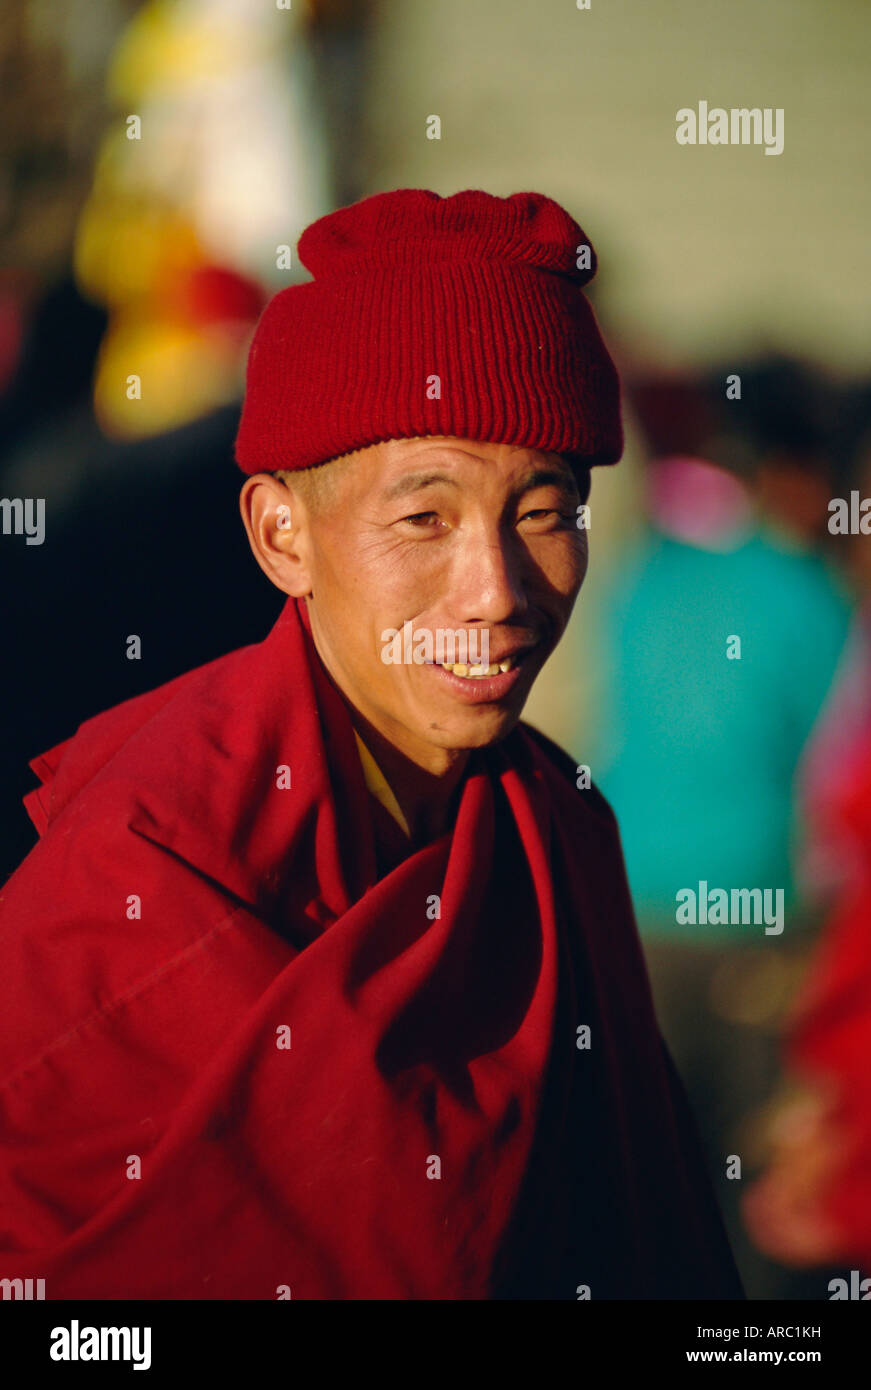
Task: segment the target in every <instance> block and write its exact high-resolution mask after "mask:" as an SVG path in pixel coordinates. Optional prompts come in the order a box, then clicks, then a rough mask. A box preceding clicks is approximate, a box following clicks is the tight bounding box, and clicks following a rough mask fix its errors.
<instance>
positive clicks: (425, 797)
mask: <svg viewBox="0 0 871 1390" xmlns="http://www.w3.org/2000/svg"><path fill="white" fill-rule="evenodd" d="M345 703H346V705H347V706H348V713H349V714H350V716H351V722H352V724H353V725H354V728H355V729H356V730H357V733H358V734H359V735H360V737H361V739H362V740H363V742H364V743H365V744H366V747H367V748H368V749H369V751H370V753H371V754H372V756H373V758H374V759H375V761H376V763H377V764H378V766H379V767H380V768H381V771H382V772H383V773H384V776H385V777H386V779H387V781H388V783H389V785H390V790H391V791H392V792H393V795H394V796H395V797H396V800H397V801H398V802H399V805H400V808H401V810H402V814H403V815H404V816H405V819H406V821H407V823H408V828H409V830H410V831H411V838H412V840H413V841H414V842H415V843H416V844H426V843H428V842H429V841H430V840H435V839H437V838H438V836H439V835H443V834H444V832H445V831H446V830H447V829H448V828H449V827H450V825H451V824H452V823H453V819H454V814H455V811H456V801H457V793H458V789H459V785H460V782H461V781H462V778H463V773H464V772H465V770H466V766H467V764H468V761H469V750H468V749H467V748H457V749H445V750H443V751H444V753H445V758H444V768H443V769H441V770H439V771H432V770H431V769H430V768H425V767H421V766H420V764H419V763H416V762H415V761H414V760H413V759H412V758H409V757H407V756H406V754H405V753H402V752H400V750H399V749H398V748H397V747H396V746H395V744H393V743H391V742H390V740H389V739H388V738H385V736H384V735H383V734H382V733H380V732H379V730H378V729H377V728H376V727H375V725H374V724H371V723H370V722H369V720H368V719H366V718H365V717H364V716H363V715H362V714H361V713H360V711H359V710H357V709H355V708H354V707H353V705H351V704H349V703H348V701H347V699H346V701H345ZM440 751H442V750H440Z"/></svg>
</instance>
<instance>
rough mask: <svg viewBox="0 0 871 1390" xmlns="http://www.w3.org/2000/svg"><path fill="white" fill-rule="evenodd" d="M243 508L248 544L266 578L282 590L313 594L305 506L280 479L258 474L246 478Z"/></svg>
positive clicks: (242, 493) (293, 595) (240, 499)
mask: <svg viewBox="0 0 871 1390" xmlns="http://www.w3.org/2000/svg"><path fill="white" fill-rule="evenodd" d="M239 510H240V512H241V515H242V521H243V523H244V526H245V532H246V534H247V536H248V544H249V545H250V546H251V550H252V553H253V555H254V558H255V560H256V561H257V563H258V565H259V566H260V568H261V569H262V570H263V573H264V574H265V575H266V577H267V578H268V579H269V580H271V582H272V583H273V584H274V585H275V586H276V588H277V589H280V590H281V591H282V593H285V594H289V595H291V596H292V597H294V598H303V597H305V595H306V594H309V593H311V581H310V577H309V573H308V564H307V560H306V556H307V544H306V536H307V532H306V518H305V507H304V506H303V505H302V503H301V502H300V500H299V499H298V498H296V497H294V495H293V494H292V492H291V491H290V489H289V488H288V487H287V485H286V484H285V483H283V482H282V481H281V480H280V479H279V478H274V477H273V476H272V474H271V473H255V474H253V475H252V476H251V477H249V478H247V479H246V480H245V483H244V484H243V487H242V491H241V493H240V495H239Z"/></svg>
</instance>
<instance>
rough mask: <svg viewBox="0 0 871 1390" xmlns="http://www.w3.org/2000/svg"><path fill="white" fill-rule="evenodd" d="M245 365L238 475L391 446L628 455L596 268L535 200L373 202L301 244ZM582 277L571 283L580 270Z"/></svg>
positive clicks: (603, 459) (326, 220)
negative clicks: (434, 441) (440, 439)
mask: <svg viewBox="0 0 871 1390" xmlns="http://www.w3.org/2000/svg"><path fill="white" fill-rule="evenodd" d="M299 257H300V260H301V261H302V263H303V265H305V266H306V267H307V268H308V270H310V271H311V273H312V275H313V276H314V279H313V280H312V281H308V282H306V283H305V284H298V285H290V286H288V288H287V289H283V290H280V291H279V292H278V294H276V295H275V296H274V297H273V298H272V299H271V300H270V302H269V303H268V304H267V306H266V308H265V309H264V311H263V314H262V315H261V318H260V322H259V324H258V326H257V330H256V332H255V335H254V340H253V342H252V344H251V351H250V353H249V357H248V371H247V383H246V392H245V402H244V405H243V408H242V418H241V422H240V425H239V432H238V435H237V438H236V460H237V462H238V463H239V465H240V467H241V468H242V469H243V470H244V471H245V472H246V473H258V472H261V471H263V472H274V471H275V470H277V469H284V468H288V469H292V468H308V467H311V466H312V465H313V464H318V463H325V462H326V461H327V460H328V459H332V458H336V457H338V456H339V455H341V454H346V453H350V452H351V451H352V450H354V449H362V448H365V447H366V446H367V445H370V444H377V443H379V442H380V441H382V440H386V439H407V438H412V437H416V436H421V435H450V436H453V437H455V438H459V439H477V440H482V441H485V440H486V441H489V442H491V443H506V444H522V445H526V446H527V447H529V448H535V449H540V450H542V451H546V452H550V451H553V452H554V453H561V454H565V455H566V456H567V457H568V458H569V459H570V461H572V462H580V463H583V464H585V465H592V464H597V463H615V462H616V461H617V459H618V458H619V457H620V455H621V453H622V451H623V435H622V429H621V423H620V388H619V380H618V377H617V372H616V369H615V367H614V364H613V362H612V361H611V358H610V357H609V355H608V351H607V349H606V347H605V345H604V343H603V341H602V338H601V335H600V333H599V329H598V325H597V324H596V320H595V317H594V315H593V311H592V309H591V308H590V305H589V304H588V302H587V299H586V297H585V296H584V294H583V291H582V286H583V285H585V284H586V283H587V282H588V281H589V280H591V279H592V277H593V275H594V274H595V271H596V257H595V252H594V251H593V248H592V246H591V245H590V243H589V241H588V239H587V237H586V236H585V234H584V232H583V231H582V230H581V228H580V227H579V226H578V224H577V222H575V221H574V219H573V218H571V217H570V216H569V214H568V213H567V212H566V211H565V210H564V209H563V208H561V207H560V206H559V204H558V203H555V202H553V200H552V199H550V198H546V197H544V195H543V194H541V193H514V194H512V195H511V197H510V198H497V197H495V196H494V195H493V194H490V193H482V192H479V191H477V190H473V189H470V190H468V191H467V192H464V193H455V194H454V195H453V196H452V197H449V198H441V197H439V195H438V194H436V193H431V192H429V191H428V190H426V189H421V188H400V189H397V190H396V191H395V192H392V193H378V194H375V195H374V196H373V197H371V198H364V199H363V200H362V202H359V203H354V204H352V205H351V206H350V207H345V208H339V209H338V211H337V212H333V213H329V214H328V215H327V216H326V217H321V218H319V219H318V221H317V222H313V223H312V224H311V226H310V227H307V228H306V230H305V231H304V232H303V234H302V236H301V237H300V240H299ZM579 262H580V267H579Z"/></svg>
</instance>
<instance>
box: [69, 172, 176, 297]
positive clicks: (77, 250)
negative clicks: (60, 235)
mask: <svg viewBox="0 0 871 1390" xmlns="http://www.w3.org/2000/svg"><path fill="white" fill-rule="evenodd" d="M202 262H203V254H202V251H201V249H200V245H199V242H198V240H197V237H196V233H195V232H194V229H193V227H192V226H191V224H190V223H189V222H187V221H186V220H185V218H183V217H181V216H179V215H178V214H177V213H174V212H173V211H172V210H171V209H168V208H161V207H158V206H155V204H154V203H153V202H148V203H145V202H140V201H139V200H135V201H131V200H128V199H125V198H115V199H111V198H91V200H90V201H89V202H88V204H87V205H86V207H85V208H84V209H83V211H82V215H81V217H80V219H79V225H78V228H77V231H76V238H75V245H74V248H73V266H74V270H75V276H76V281H77V283H78V285H79V288H80V289H81V291H82V293H83V294H85V295H87V296H88V297H89V298H91V299H95V300H97V301H100V302H102V303H104V304H107V305H109V306H111V307H114V306H117V305H122V304H125V303H127V302H128V301H130V300H132V299H137V298H139V297H141V296H145V295H147V294H152V293H153V292H154V291H155V289H157V290H159V288H160V285H161V283H166V282H168V280H169V278H170V277H171V276H175V275H176V274H177V273H178V272H180V271H184V270H186V269H190V268H191V267H192V266H197V265H201V264H202Z"/></svg>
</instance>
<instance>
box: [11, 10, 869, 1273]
mask: <svg viewBox="0 0 871 1390" xmlns="http://www.w3.org/2000/svg"><path fill="white" fill-rule="evenodd" d="M0 64H2V79H3V90H4V93H5V99H4V110H3V117H2V126H0V155H2V165H0V245H2V259H0V496H2V497H3V498H5V499H26V498H30V499H44V504H45V533H44V538H43V540H42V543H40V544H37V543H34V544H28V539H27V536H26V534H23V533H22V526H21V525H19V526H18V527H17V531H18V532H19V533H16V526H15V524H14V523H15V518H16V515H18V514H17V513H16V512H15V509H14V507H13V506H12V505H11V503H10V506H9V507H7V508H5V510H4V512H3V521H4V525H3V533H2V534H0V579H2V596H3V601H2V608H0V614H2V617H0V622H2V628H0V631H2V659H3V667H4V673H5V679H4V682H3V691H4V695H3V699H4V708H3V711H2V713H3V718H2V720H0V770H2V806H0V814H2V835H0V881H2V879H3V878H5V877H6V875H8V873H10V872H11V871H12V870H13V869H14V868H15V867H16V866H17V865H18V863H19V862H20V861H21V859H22V858H23V857H24V855H25V854H26V853H27V852H28V850H29V849H30V848H31V846H32V844H33V843H34V840H35V832H34V831H33V829H32V827H31V826H30V822H29V821H28V820H27V817H26V815H25V813H24V811H23V808H22V806H21V797H22V796H23V794H24V793H25V792H26V791H27V790H29V789H30V787H31V786H32V785H33V780H34V779H33V776H32V774H31V773H30V772H29V771H28V768H27V762H28V760H29V759H31V758H33V757H35V756H36V755H37V754H38V753H40V752H41V751H43V750H45V749H47V748H49V747H51V746H52V745H53V744H54V743H57V742H60V741H61V740H63V739H65V738H67V737H69V736H70V735H71V734H72V733H73V732H74V731H75V729H76V727H77V726H78V725H79V724H80V723H81V722H82V721H83V720H85V719H87V718H89V717H90V716H91V715H93V714H96V713H98V712H99V711H100V710H103V709H105V708H108V707H109V706H111V705H113V704H115V703H117V702H118V701H120V700H122V699H125V698H127V697H129V696H132V695H134V694H137V693H139V692H140V691H142V690H146V689H150V688H152V687H154V686H156V685H158V684H160V683H161V682H163V681H165V680H168V679H170V678H171V677H172V676H174V675H177V674H179V673H180V672H182V671H184V670H188V669H190V668H192V667H194V666H197V665H199V664H201V663H202V662H204V661H207V660H209V659H211V658H212V657H215V656H218V655H220V654H221V653H223V652H225V651H228V650H230V649H232V648H234V647H237V646H240V645H243V644H245V643H247V642H251V641H258V640H260V639H261V638H262V637H263V636H265V634H266V632H267V631H268V630H269V628H270V626H271V625H272V622H273V621H274V619H275V617H276V616H277V613H278V611H279V609H280V606H281V596H280V595H279V594H277V592H276V591H274V590H273V589H271V587H270V586H269V585H268V583H267V581H266V580H265V579H264V578H263V576H262V575H261V573H260V571H259V570H258V569H257V568H256V566H255V564H254V561H253V559H252V558H251V556H250V553H249V551H248V546H247V542H246V541H245V538H244V533H243V530H242V526H241V522H240V520H239V517H238V509H237V500H236V499H237V495H238V490H239V486H240V475H239V474H238V472H237V470H236V468H235V465H234V464H233V460H232V444H233V438H234V434H235V429H236V424H237V421H238V414H239V407H240V403H241V398H242V391H243V386H244V366H245V357H246V352H247V347H248V344H249V341H250V337H251V333H252V332H253V328H254V325H255V323H256V320H257V317H258V315H259V313H260V311H261V308H262V307H263V305H264V303H265V302H266V300H267V299H268V298H269V297H270V296H271V295H272V294H273V293H275V292H276V291H277V290H278V289H280V288H282V287H283V286H285V285H287V284H290V283H293V282H295V281H296V280H300V279H306V278H308V277H307V273H306V272H305V271H304V270H303V269H302V268H301V267H300V266H299V264H298V261H297V258H296V242H297V239H298V237H299V234H300V233H301V231H302V230H303V228H304V227H305V226H306V225H308V223H310V222H311V221H313V220H314V219H315V218H317V217H319V216H321V215H322V214H324V213H326V212H328V211H331V210H332V209H333V208H334V207H337V206H340V205H342V204H345V203H348V202H352V201H355V200H356V199H358V198H362V197H365V196H366V195H368V194H371V193H375V192H380V191H383V190H386V189H391V188H399V187H409V186H415V187H426V188H430V189H433V190H434V191H436V192H438V193H441V194H443V195H448V194H450V193H454V192H456V191H458V190H460V189H464V188H482V189H485V190H487V191H489V192H491V193H496V194H500V195H508V194H510V193H513V192H518V191H523V190H530V189H533V190H537V191H540V192H543V193H546V194H548V195H549V196H551V197H553V198H555V199H557V200H558V201H559V202H561V203H562V204H563V205H564V206H565V207H566V208H568V210H569V211H570V212H571V213H572V214H573V215H574V216H575V217H576V218H577V219H578V221H579V222H580V223H581V225H582V227H583V228H584V230H585V232H586V233H587V234H588V236H589V237H590V239H591V240H592V242H593V245H594V246H595V247H596V250H597V253H598V256H599V261H600V271H599V274H598V276H597V278H596V281H595V282H594V284H593V286H592V291H591V299H592V300H593V303H594V305H595V308H596V312H597V314H598V316H599V319H600V321H601V324H602V327H603V330H604V333H605V337H606V340H607V341H608V343H609V345H610V347H611V349H612V352H613V354H614V356H615V358H616V359H617V362H618V365H619V367H620V370H621V374H622V376H623V379H624V385H625V423H626V428H627V451H626V456H625V458H624V460H623V462H622V463H621V464H620V465H619V466H618V467H617V468H614V469H597V470H596V471H595V474H594V482H593V491H592V497H591V522H590V547H591V567H590V573H589V576H588V579H587V581H586V584H585V588H584V591H583V593H582V596H581V600H580V602H579V604H578V607H577V609H576V612H575V616H574V618H573V621H572V625H571V627H570V629H569V632H568V634H567V636H566V638H565V640H564V642H563V644H562V646H561V647H560V649H559V651H558V652H557V653H556V655H555V656H554V657H553V659H552V660H551V662H550V663H549V665H548V667H547V668H546V670H545V673H544V674H543V676H542V677H541V679H540V681H539V684H538V686H537V687H536V690H535V692H534V695H533V697H532V699H531V700H530V703H529V705H528V706H527V711H526V717H527V718H528V719H529V720H530V721H531V722H533V723H535V724H537V725H539V726H540V727H541V728H542V729H544V730H545V731H546V732H547V733H549V734H550V735H551V736H552V737H554V738H556V739H557V740H558V741H559V742H561V743H562V744H563V745H564V746H565V747H566V748H568V749H569V750H570V751H571V752H572V754H573V755H574V756H575V758H576V759H577V761H578V763H579V764H585V765H587V766H589V768H590V770H591V773H592V777H593V779H594V781H595V782H596V783H597V784H598V785H600V786H601V788H602V790H603V791H604V792H605V794H606V796H607V797H608V798H609V799H610V801H611V802H612V804H613V806H614V808H615V811H616V813H617V816H618V819H619V823H620V827H621V833H622V836H623V843H624V850H625V855H626V861H627V869H628V873H629V878H630V883H631V886H632V889H633V895H634V898H635V902H636V909H637V914H638V919H639V926H640V930H641V933H642V939H643V943H644V947H645V951H646V954H647V958H648V962H649V965H650V970H651V979H652V984H653V989H654V994H655V997H656V1001H657V1006H658V1010H659V1016H660V1022H661V1025H662V1028H663V1032H664V1034H665V1036H666V1038H667V1040H668V1042H669V1045H670V1047H671V1049H672V1051H673V1054H674V1056H675V1060H676V1062H677V1064H678V1067H679V1069H680V1071H681V1073H682V1075H683V1077H684V1081H685V1083H686V1085H687V1088H688V1090H689V1093H690V1098H691V1101H692V1104H693V1106H694V1109H695V1112H696V1116H697V1119H698V1122H699V1127H700V1131H701V1134H702V1139H703V1143H704V1146H705V1152H706V1155H707V1159H708V1163H709V1167H710V1172H711V1178H712V1181H713V1182H714V1184H715V1186H716V1189H717V1194H718V1197H719V1199H720V1202H721V1204H722V1207H723V1210H724V1214H725V1217H726V1220H727V1224H728V1226H729V1230H730V1235H731V1237H732V1240H733V1243H734V1247H735V1251H736V1255H737V1257H738V1260H739V1264H740V1266H741V1270H742V1273H743V1276H744V1279H745V1284H746V1287H747V1291H748V1294H749V1295H750V1296H751V1297H754V1298H776V1297H787V1298H805V1299H815V1298H825V1297H827V1296H828V1294H827V1281H828V1279H829V1278H830V1277H832V1274H833V1273H834V1274H838V1275H843V1273H844V1272H845V1270H849V1268H850V1267H851V1262H852V1263H853V1264H859V1265H860V1266H861V1267H863V1268H864V1270H865V1272H866V1273H871V1268H869V1265H871V1118H869V1117H871V1096H869V1094H868V1081H867V1077H866V1071H867V1067H866V1064H865V1058H866V1057H867V1055H868V1045H869V1043H871V945H869V942H871V923H869V915H868V902H869V896H868V895H869V885H871V536H868V535H865V534H862V533H861V530H860V529H859V525H858V524H856V525H854V530H853V532H852V533H850V532H847V533H845V534H841V533H835V534H833V533H832V532H831V531H830V529H829V520H830V512H829V503H830V501H831V500H832V499H835V498H843V499H845V500H847V501H849V499H850V497H851V494H855V498H856V512H855V515H856V516H859V515H861V513H859V511H858V503H859V501H860V499H862V498H866V497H871V331H869V330H871V275H869V274H868V268H867V267H868V227H869V225H871V183H869V179H868V177H867V175H868V166H867V145H868V139H867V130H868V118H867V101H868V97H867V94H868V91H869V90H871V12H869V9H868V6H867V4H866V3H865V0H830V3H829V4H828V5H825V6H823V5H820V4H818V3H811V0H768V2H767V3H766V4H765V5H764V6H760V5H758V4H757V3H755V0H733V3H731V4H729V5H723V4H721V3H718V0H681V2H680V3H678V0H660V2H659V3H657V4H655V5H651V4H649V3H648V4H645V3H642V0H632V2H631V3H630V0H623V2H621V0H609V2H608V3H607V4H605V3H604V2H603V0H602V2H601V3H600V0H592V4H591V6H590V8H589V9H588V10H585V9H578V8H577V6H576V5H575V4H574V3H573V2H572V3H570V0H538V3H537V4H536V5H534V6H531V5H528V4H526V3H524V0H476V3H475V4H474V5H469V4H468V3H463V0H438V2H437V3H430V2H429V0H402V3H400V2H399V0H377V3H376V0H308V3H306V0H293V3H292V4H291V3H290V0H288V3H287V5H286V6H285V5H284V4H283V3H282V0H275V3H271V4H270V3H267V0H147V3H133V0H101V3H100V4H99V5H94V4H92V3H91V0H66V3H64V4H63V5H59V4H57V3H56V2H55V0H14V3H11V4H10V5H7V6H6V7H5V8H4V10H3V13H2V17H0ZM700 100H706V101H708V103H709V104H710V105H721V106H724V107H727V108H729V107H733V106H746V107H754V106H758V107H772V108H777V107H781V108H783V110H784V136H785V147H784V151H783V153H782V154H781V155H778V156H773V157H771V156H766V155H765V154H764V150H763V148H762V147H761V146H752V145H751V146H735V147H701V146H699V147H687V146H679V145H678V144H677V143H676V141H675V114H676V112H677V110H678V109H679V108H681V107H685V106H690V107H694V106H696V104H697V103H698V102H699V101H700ZM434 115H435V116H438V117H439V119H440V122H441V130H440V138H438V139H431V138H429V137H428V131H429V132H430V133H432V121H431V119H430V118H431V117H432V116H434ZM133 376H135V377H138V379H139V385H138V387H137V384H136V383H135V382H132V381H131V378H132V377H133ZM736 379H737V387H736ZM20 515H21V516H23V512H22V513H20ZM869 530H871V524H869ZM31 539H33V540H36V537H35V536H32V537H31ZM132 635H136V636H138V637H139V638H140V640H141V657H140V659H138V660H128V659H127V650H128V638H129V637H130V636H132ZM735 637H738V638H740V658H739V659H735V655H734V653H735V648H734V642H732V641H731V639H733V638H735ZM730 644H731V645H730ZM729 650H731V652H732V655H731V656H729V655H728V654H727V653H728V651H729ZM579 794H582V793H579ZM702 881H704V882H705V883H707V884H710V886H711V887H725V888H727V889H730V888H732V887H745V888H755V887H759V888H770V889H773V890H776V889H783V892H784V902H785V928H784V930H783V932H782V933H781V934H779V935H773V934H772V935H766V934H765V932H764V930H763V928H762V927H761V926H758V925H757V926H754V925H751V924H748V925H732V926H722V927H718V926H712V925H708V924H705V925H678V923H677V921H676V911H675V902H676V894H677V893H678V891H679V890H680V889H682V888H692V889H693V890H695V889H697V888H698V885H699V884H700V882H702ZM58 891H59V892H62V891H63V885H58ZM735 1157H738V1158H739V1159H740V1175H738V1174H737V1173H736V1170H735V1163H734V1158H735ZM730 1172H731V1174H732V1175H731V1176H729V1175H728V1174H729V1173H730Z"/></svg>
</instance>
